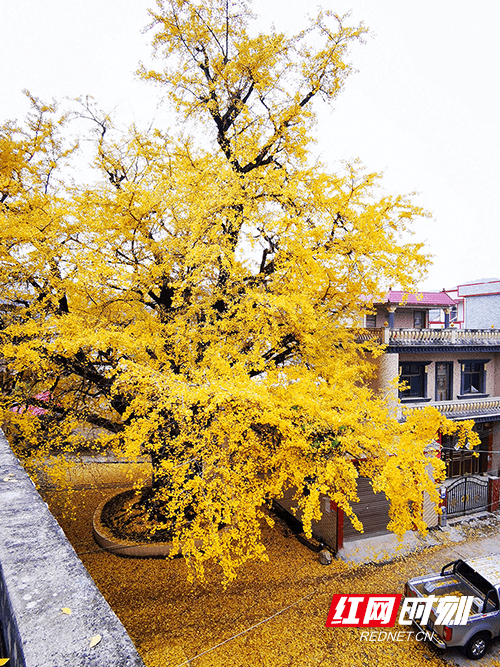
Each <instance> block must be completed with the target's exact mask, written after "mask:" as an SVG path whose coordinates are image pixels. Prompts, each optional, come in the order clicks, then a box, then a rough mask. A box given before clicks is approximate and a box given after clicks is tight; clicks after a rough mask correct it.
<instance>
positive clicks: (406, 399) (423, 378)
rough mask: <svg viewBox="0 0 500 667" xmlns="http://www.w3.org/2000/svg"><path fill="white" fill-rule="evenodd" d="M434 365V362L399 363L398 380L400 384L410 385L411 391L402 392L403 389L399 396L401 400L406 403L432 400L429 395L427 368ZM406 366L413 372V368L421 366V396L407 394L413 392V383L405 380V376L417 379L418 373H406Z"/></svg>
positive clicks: (399, 391) (419, 375)
mask: <svg viewBox="0 0 500 667" xmlns="http://www.w3.org/2000/svg"><path fill="white" fill-rule="evenodd" d="M431 363H432V361H400V362H399V375H398V379H399V382H405V381H406V382H407V384H409V389H406V390H403V391H401V389H399V390H398V396H399V400H400V401H402V402H405V403H418V402H420V403H423V402H427V401H430V400H431V397H430V396H428V395H427V387H428V382H427V366H429V365H430V364H431ZM404 366H409V367H410V370H411V366H419V367H420V372H419V374H418V377H420V380H421V393H420V394H418V395H417V394H413V395H411V394H409V395H408V394H406V395H405V392H406V391H410V392H411V391H412V386H411V381H407V380H405V379H404V378H403V376H404V375H405V376H407V377H412V376H413V377H417V373H411V372H409V373H404V372H403V369H404Z"/></svg>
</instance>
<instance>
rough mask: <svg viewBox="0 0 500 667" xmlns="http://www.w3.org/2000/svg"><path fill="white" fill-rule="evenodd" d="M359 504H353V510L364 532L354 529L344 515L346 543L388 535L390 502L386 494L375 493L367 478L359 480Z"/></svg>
mask: <svg viewBox="0 0 500 667" xmlns="http://www.w3.org/2000/svg"><path fill="white" fill-rule="evenodd" d="M358 497H359V502H358V503H353V505H352V508H353V510H354V513H355V514H356V516H357V517H358V519H359V520H360V521H361V523H362V524H363V528H364V532H363V533H360V532H359V531H357V530H356V529H355V528H353V526H352V524H351V521H350V519H349V518H348V517H347V516H345V515H344V542H349V541H350V540H359V539H363V538H364V537H373V536H374V535H388V534H389V533H390V532H391V531H389V530H387V524H388V523H389V501H388V500H387V498H386V497H385V494H384V493H374V492H373V489H372V487H371V484H370V481H369V480H368V478H367V477H360V478H359V479H358Z"/></svg>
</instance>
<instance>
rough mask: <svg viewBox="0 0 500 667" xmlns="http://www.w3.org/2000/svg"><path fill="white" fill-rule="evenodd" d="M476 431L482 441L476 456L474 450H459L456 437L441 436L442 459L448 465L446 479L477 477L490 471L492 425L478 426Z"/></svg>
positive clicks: (475, 427)
mask: <svg viewBox="0 0 500 667" xmlns="http://www.w3.org/2000/svg"><path fill="white" fill-rule="evenodd" d="M474 430H475V431H476V433H477V434H478V435H479V437H480V439H481V442H480V444H479V445H478V446H477V447H476V448H475V449H476V453H475V454H474V450H473V449H467V448H458V445H457V443H458V438H456V437H455V436H452V435H443V436H441V458H442V460H443V461H444V463H445V465H446V477H462V476H464V475H477V474H480V473H483V472H486V471H487V470H488V451H489V450H491V439H492V435H491V427H490V424H476V425H475V426H474Z"/></svg>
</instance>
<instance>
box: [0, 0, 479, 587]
mask: <svg viewBox="0 0 500 667" xmlns="http://www.w3.org/2000/svg"><path fill="white" fill-rule="evenodd" d="M157 5H158V6H157V9H156V10H155V11H152V12H151V18H152V29H153V30H154V31H155V36H154V39H153V46H154V50H155V54H156V56H157V60H158V63H159V67H158V69H155V70H149V69H147V68H145V67H142V68H141V70H140V75H141V76H142V77H144V78H145V79H148V80H150V81H152V82H154V83H155V84H156V85H158V86H160V87H161V88H162V89H165V90H166V91H167V99H168V100H169V101H170V102H171V103H172V104H173V106H174V107H175V109H176V112H177V114H178V118H179V125H178V127H179V128H180V130H179V131H178V132H176V133H174V132H170V131H167V130H166V129H165V128H163V129H161V128H151V129H150V130H148V131H147V132H145V131H144V132H143V131H141V130H140V129H139V128H137V127H132V128H130V130H128V131H127V132H119V131H118V129H117V128H116V127H114V125H113V122H112V120H111V119H110V118H109V117H108V116H106V115H105V114H102V113H100V112H99V110H98V108H97V107H96V106H95V105H94V104H93V102H92V101H90V100H86V101H85V100H84V101H83V102H82V103H81V106H80V107H79V111H77V112H75V111H71V112H70V113H68V114H66V115H61V114H60V113H59V111H58V109H57V107H56V106H55V105H54V104H51V105H47V104H44V103H42V102H41V101H40V100H37V99H36V98H35V97H32V98H31V100H32V112H31V114H30V116H29V118H28V119H27V121H26V123H25V124H24V125H19V124H17V123H15V122H12V121H9V122H7V123H5V124H4V125H3V126H2V127H1V128H0V149H1V156H2V157H1V164H0V193H1V196H0V201H1V204H0V262H1V267H2V271H1V281H0V285H1V293H0V306H1V309H2V312H1V331H0V346H1V347H0V355H1V356H2V357H3V358H4V360H5V369H6V370H4V373H3V393H2V402H3V418H4V420H5V422H6V424H7V427H8V429H9V432H10V434H11V435H12V440H13V441H14V442H15V443H17V445H16V446H17V449H18V451H19V452H20V453H21V454H23V455H24V456H28V455H29V454H30V453H31V452H33V451H37V448H38V449H40V447H42V450H43V448H47V446H49V445H50V447H53V448H54V447H59V448H61V449H66V450H68V449H71V448H75V447H79V446H82V445H83V444H85V442H86V441H88V439H89V438H92V440H94V441H95V442H97V443H99V446H101V447H105V448H113V449H114V450H115V451H117V452H119V453H120V454H121V455H122V456H129V457H136V456H138V455H139V454H143V453H148V454H149V455H150V456H151V458H152V462H153V467H154V479H153V487H154V490H155V494H154V502H152V503H151V505H150V507H149V511H150V512H151V515H152V516H153V518H154V519H155V520H156V522H157V525H158V526H168V527H169V529H170V530H171V532H172V534H173V538H174V542H175V544H176V545H180V544H182V545H183V549H184V552H185V553H186V554H187V557H188V558H189V561H190V562H191V564H192V565H193V566H194V568H195V569H196V570H197V572H198V573H199V574H200V576H202V573H203V564H204V563H205V562H206V561H208V560H215V561H216V562H218V563H219V564H220V565H221V566H222V570H223V572H224V575H225V576H226V577H228V578H231V577H233V576H235V571H236V569H237V568H238V566H240V565H241V564H242V563H244V562H245V561H246V560H248V559H251V558H265V557H266V556H265V548H264V545H263V544H262V541H261V537H260V526H261V522H262V521H263V520H269V516H268V514H267V513H266V511H265V508H266V505H268V504H269V503H270V502H271V501H272V499H273V498H277V497H279V496H280V495H281V494H282V493H283V491H284V490H285V489H287V488H290V487H293V488H295V489H297V490H298V498H299V502H300V504H301V507H302V509H303V510H304V523H305V527H306V530H310V527H311V521H312V520H313V519H317V518H318V517H319V516H320V507H319V496H320V494H321V493H326V494H329V495H330V496H331V498H332V499H333V500H334V501H335V502H336V503H337V504H338V505H339V507H341V508H343V509H344V510H345V511H346V512H347V514H348V515H349V514H350V513H351V510H350V503H351V502H352V501H353V500H355V498H356V477H357V475H358V474H359V473H362V474H368V475H369V476H370V477H371V478H372V480H373V485H374V488H375V489H376V490H382V491H384V492H385V493H386V494H387V495H388V498H389V499H390V500H391V503H392V505H391V508H392V509H391V524H390V528H392V529H393V530H394V531H396V532H398V533H403V532H404V531H405V530H407V529H408V528H411V527H412V525H413V524H415V523H416V525H417V526H418V527H419V528H421V529H424V525H423V523H422V520H421V517H420V516H419V511H418V508H419V507H420V500H421V496H422V492H423V490H424V489H427V490H428V491H429V492H430V493H431V494H433V493H434V490H433V487H432V483H431V482H430V480H429V477H428V475H427V474H426V473H425V468H426V466H427V465H428V464H429V457H428V456H427V455H426V453H425V449H426V447H427V446H428V444H429V443H430V442H431V441H432V440H433V438H434V437H435V435H436V433H437V430H438V429H439V428H440V427H441V428H443V429H445V430H446V429H448V430H453V429H455V428H456V427H455V426H454V425H452V424H451V423H446V422H445V421H443V419H442V418H441V417H440V415H439V414H438V413H437V411H435V410H432V409H429V410H427V411H425V412H422V413H419V414H418V415H415V416H413V417H411V418H409V419H408V420H407V421H406V422H404V423H399V422H398V421H397V419H396V417H395V415H394V410H393V409H392V407H391V406H390V405H388V404H387V402H386V400H385V399H384V398H383V397H380V396H377V395H375V394H374V392H373V391H372V390H371V389H370V387H369V384H368V380H369V379H370V377H371V376H372V374H373V372H374V368H373V364H372V363H371V360H372V357H373V356H376V355H377V354H379V353H380V349H378V348H377V346H376V344H375V343H366V342H360V338H359V336H358V334H359V322H360V321H361V320H360V318H361V316H362V315H363V313H365V312H366V311H367V310H369V308H370V307H371V304H372V303H373V299H374V298H376V297H377V296H380V295H381V294H382V293H383V292H384V290H385V289H387V287H388V286H390V285H393V284H399V285H400V286H401V287H402V288H403V289H407V290H411V289H414V287H415V283H416V281H417V280H418V279H419V277H420V276H421V275H422V271H423V270H424V268H425V265H426V263H427V261H428V258H427V257H426V255H425V254H424V253H423V251H422V247H421V244H415V243H411V242H408V240H407V238H408V237H407V233H408V231H409V230H410V229H411V225H412V223H413V221H414V220H415V219H417V218H418V217H419V216H422V215H424V212H423V211H422V210H421V209H420V208H418V207H417V206H415V205H413V204H412V202H411V200H410V198H409V197H407V196H401V195H398V196H389V195H387V194H385V193H383V192H382V191H381V189H380V187H379V186H380V175H378V174H375V173H369V172H367V171H366V170H364V169H363V168H362V166H361V165H360V164H359V163H353V164H345V165H344V166H343V167H342V169H341V170H340V171H339V172H338V173H331V172H329V171H327V170H326V169H325V167H324V166H323V165H322V164H320V163H319V162H318V161H317V160H315V159H314V153H313V151H312V139H311V130H312V127H313V124H314V122H315V113H314V104H315V103H316V102H317V101H318V100H320V99H322V100H326V101H327V102H328V101H332V100H334V99H335V98H336V97H337V95H338V94H339V92H340V91H341V90H342V87H343V86H344V83H345V81H346V78H347V77H348V75H349V73H350V72H351V66H350V64H349V63H348V55H349V48H350V46H351V44H352V43H353V42H355V41H356V40H360V39H362V37H363V34H364V33H365V28H364V27H363V26H355V27H351V26H348V25H347V24H346V19H343V18H340V17H337V16H335V15H333V14H330V13H329V12H324V13H320V14H319V15H318V16H317V18H316V19H314V20H313V21H311V23H310V25H309V26H308V27H307V28H306V29H305V30H304V31H303V32H301V33H300V34H298V35H294V36H292V37H288V36H286V35H284V34H282V33H278V32H272V33H270V34H256V33H255V32H252V31H251V14H250V12H249V10H248V9H247V7H246V5H245V4H244V3H240V2H235V1H229V0H226V1H223V0H207V2H204V3H203V4H201V3H197V2H194V1H192V0H170V1H169V2H158V3H157ZM75 114H77V115H78V116H79V117H80V118H87V119H89V122H90V124H89V127H90V130H89V133H90V135H91V136H92V138H93V141H94V146H95V164H94V166H95V167H96V168H97V170H98V172H99V178H98V179H97V181H96V182H95V183H93V184H92V185H88V184H87V185H86V184H84V183H75V182H74V180H72V179H70V178H69V176H68V172H67V170H66V166H67V163H68V161H69V160H70V159H71V157H72V154H73V152H74V151H75V150H76V149H77V147H76V146H72V145H71V144H70V142H69V140H68V139H67V138H66V137H67V132H68V124H69V123H70V122H71V119H72V117H73V116H74V115H75ZM44 392H45V393H44ZM37 409H38V410H37ZM466 431H467V427H465V429H464V434H465V432H466ZM359 461H361V464H360V465H359V464H358V463H356V462H359ZM432 465H434V466H435V468H436V470H437V471H438V469H439V467H440V463H439V461H438V460H437V459H432ZM434 497H435V496H434ZM354 520H355V519H354ZM358 523H359V522H358ZM221 526H226V530H220V528H221ZM199 539H201V540H202V546H201V547H200V546H199V544H200V543H199V542H198V541H197V540H199Z"/></svg>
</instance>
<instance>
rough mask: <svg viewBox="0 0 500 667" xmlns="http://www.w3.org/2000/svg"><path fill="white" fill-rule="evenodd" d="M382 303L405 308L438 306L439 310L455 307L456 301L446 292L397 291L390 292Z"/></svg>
mask: <svg viewBox="0 0 500 667" xmlns="http://www.w3.org/2000/svg"><path fill="white" fill-rule="evenodd" d="M405 295H406V298H405ZM403 299H404V303H403ZM382 303H393V304H395V305H396V304H397V305H400V304H401V305H405V306H436V307H438V308H449V307H451V306H454V305H455V301H454V300H453V299H452V298H451V297H450V296H448V294H446V292H418V293H417V294H408V293H407V292H399V291H396V290H391V291H390V292H388V293H387V294H386V295H385V300H384V301H383V302H382Z"/></svg>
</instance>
